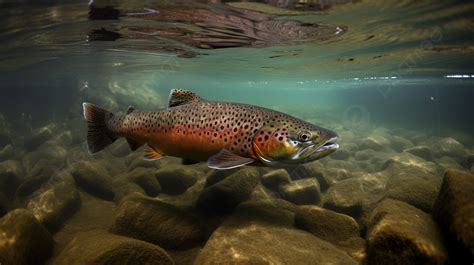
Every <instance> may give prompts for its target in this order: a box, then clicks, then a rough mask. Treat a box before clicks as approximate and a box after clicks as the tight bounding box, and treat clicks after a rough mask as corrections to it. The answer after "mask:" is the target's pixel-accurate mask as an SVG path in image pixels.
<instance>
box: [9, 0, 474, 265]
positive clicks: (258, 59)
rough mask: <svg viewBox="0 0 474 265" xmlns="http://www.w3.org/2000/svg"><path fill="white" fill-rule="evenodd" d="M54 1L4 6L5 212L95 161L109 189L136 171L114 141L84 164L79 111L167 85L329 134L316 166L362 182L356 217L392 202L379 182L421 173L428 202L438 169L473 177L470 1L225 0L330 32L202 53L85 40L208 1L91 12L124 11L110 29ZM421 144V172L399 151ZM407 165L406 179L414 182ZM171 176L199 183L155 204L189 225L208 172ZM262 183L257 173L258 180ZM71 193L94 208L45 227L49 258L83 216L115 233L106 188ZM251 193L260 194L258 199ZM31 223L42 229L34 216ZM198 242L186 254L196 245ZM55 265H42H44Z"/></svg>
mask: <svg viewBox="0 0 474 265" xmlns="http://www.w3.org/2000/svg"><path fill="white" fill-rule="evenodd" d="M66 2H67V3H41V4H38V3H27V2H23V3H21V4H16V3H10V2H8V1H6V2H5V1H0V17H1V18H0V21H1V22H2V23H0V43H1V47H2V49H1V51H0V91H1V96H0V165H1V163H3V166H0V169H2V170H3V171H2V172H7V171H8V170H10V171H11V170H12V169H11V165H12V164H8V163H11V161H14V162H13V163H17V164H18V163H19V165H20V166H19V168H21V169H18V170H19V171H15V170H13V171H14V172H15V173H14V174H13V175H15V176H14V177H11V174H10V173H8V174H10V175H8V181H6V179H7V178H6V177H5V178H4V180H3V182H2V183H0V184H1V185H0V188H2V190H0V194H1V195H2V196H0V199H1V201H0V214H2V215H3V214H6V213H7V212H8V211H10V210H12V209H15V208H24V207H26V208H28V202H29V200H32V198H34V197H35V196H41V194H42V192H43V191H45V190H47V189H48V188H49V187H54V185H55V184H54V183H55V181H56V182H57V179H58V177H56V176H55V177H53V178H51V179H54V180H55V181H52V180H51V179H50V177H51V176H52V175H54V174H58V173H61V174H67V172H70V173H71V172H72V173H73V175H74V172H76V171H77V170H78V169H77V167H78V166H79V164H77V163H79V162H84V161H86V162H90V163H96V164H97V165H99V167H101V168H105V169H106V170H107V171H106V173H104V174H106V175H107V174H109V177H110V178H111V179H112V180H113V179H119V177H117V178H116V176H117V175H120V174H125V175H126V174H127V172H130V170H131V169H132V168H133V167H135V165H136V164H139V163H140V162H138V161H140V160H141V156H142V155H143V150H141V149H140V150H138V151H136V152H134V153H132V152H130V151H129V150H128V147H127V146H126V144H125V142H124V141H120V142H119V143H114V144H113V145H112V146H111V147H109V148H107V149H106V150H104V151H103V152H102V153H100V154H98V155H96V156H90V155H89V154H88V153H87V150H86V148H85V137H86V131H87V128H86V124H85V122H84V120H83V116H82V107H81V106H82V105H81V104H82V102H91V103H94V104H97V105H100V106H103V107H104V108H106V109H108V110H110V111H113V112H122V113H123V112H125V111H126V110H127V108H128V106H130V105H131V106H134V107H135V108H136V109H139V110H145V109H155V108H165V107H166V104H167V99H168V94H169V91H170V89H172V88H177V87H179V88H185V89H188V90H192V91H193V92H195V93H197V94H198V95H200V96H201V97H203V98H204V99H209V100H216V101H230V102H240V103H247V104H253V105H258V106H263V107H267V108H271V109H275V110H278V111H282V112H285V113H289V114H291V115H293V116H296V117H299V118H301V119H304V120H306V121H309V122H312V123H315V124H317V125H319V126H322V127H325V128H329V129H331V130H334V131H336V132H337V133H338V134H339V136H340V140H339V143H340V150H339V151H337V152H339V153H340V155H339V156H337V152H336V153H335V154H334V157H332V156H329V157H326V158H323V159H321V160H320V164H318V166H321V167H322V168H323V169H322V170H323V171H324V175H325V176H328V179H330V180H329V181H328V183H329V184H328V185H329V187H330V186H331V185H334V184H336V183H338V182H340V181H342V180H346V179H352V180H354V179H360V180H363V181H367V183H369V184H367V183H366V184H367V185H368V186H370V188H368V190H364V191H363V192H362V193H361V194H362V195H361V196H366V197H364V199H363V200H364V206H363V209H364V210H363V211H366V209H368V208H369V206H371V205H373V204H375V203H376V202H377V201H378V200H379V199H380V198H383V197H384V196H386V195H385V194H390V185H389V184H387V183H390V181H389V180H390V179H391V178H394V177H393V176H398V175H400V174H402V172H411V173H410V174H412V173H413V172H418V173H413V174H415V175H416V174H422V173H420V172H424V173H426V172H429V174H428V175H429V176H428V177H426V179H427V180H428V181H427V183H432V184H433V185H434V187H435V188H433V190H431V191H430V192H431V193H432V194H437V191H438V190H439V187H440V184H441V180H442V176H443V175H444V172H445V171H446V170H448V169H449V168H456V169H460V170H463V171H466V172H471V173H474V165H473V164H472V161H473V160H472V156H473V155H474V118H473V115H472V113H474V111H473V107H472V102H473V100H474V63H473V60H472V58H474V46H473V42H472V35H473V33H474V32H473V31H474V30H473V29H474V21H473V16H472V13H473V11H474V4H473V3H471V2H469V1H408V0H407V1H394V0H393V1H392V0H386V1H375V0H363V1H354V2H349V3H336V4H335V5H334V6H332V7H331V8H329V9H326V10H310V11H304V10H301V9H297V10H296V11H295V10H294V9H284V8H276V7H274V6H269V5H265V4H263V3H249V2H237V3H232V4H229V5H232V6H233V8H244V9H245V8H248V9H251V10H256V11H265V12H270V13H272V14H280V15H278V16H277V17H276V18H275V19H276V20H279V21H284V20H297V21H301V22H304V23H320V24H321V25H328V27H330V28H331V27H332V28H333V29H334V30H333V33H331V34H329V37H327V38H326V39H317V40H313V41H307V40H306V41H304V40H301V41H297V42H296V43H291V44H287V45H282V44H279V45H268V46H267V47H258V48H257V47H234V48H222V49H201V48H198V47H196V46H192V45H188V44H185V43H180V42H179V41H176V40H175V39H171V38H167V37H166V36H160V35H157V36H154V37H152V38H147V39H133V38H125V37H123V38H119V39H117V40H115V41H90V40H89V38H90V32H91V31H92V30H94V29H100V28H105V29H108V30H112V31H114V30H115V31H117V32H121V33H122V34H123V32H127V30H131V29H134V28H138V30H137V31H140V27H145V26H146V27H159V26H163V25H170V23H165V22H157V21H150V20H148V21H147V20H143V19H141V17H140V16H135V17H133V16H127V15H124V14H127V13H131V12H141V11H142V10H143V8H156V9H157V10H158V11H160V10H162V11H163V9H160V8H165V7H168V4H169V5H171V6H194V7H205V8H209V9H210V10H220V9H219V8H217V7H216V5H215V4H209V3H207V4H206V3H204V2H206V1H200V3H195V2H190V1H184V2H179V3H178V2H176V3H174V2H170V3H171V4H170V3H167V4H165V2H166V1H155V2H154V1H146V2H144V3H141V2H140V3H125V2H121V3H118V2H114V1H104V2H102V3H101V2H100V1H96V2H95V4H96V5H99V6H100V5H113V6H114V7H115V8H117V9H118V10H121V14H122V15H123V16H121V17H120V18H119V19H118V20H89V19H88V17H87V14H88V10H89V9H88V8H89V7H88V5H87V3H86V1H66ZM225 2H227V1H225ZM216 12H219V11H216ZM288 13H291V14H290V15H289V14H288ZM171 24H172V23H171ZM178 24H179V23H178ZM88 36H89V37H88ZM153 45H156V46H160V45H161V46H162V45H171V46H173V47H178V48H182V49H185V50H187V51H189V52H192V53H194V54H195V55H196V56H195V57H194V58H183V57H180V56H177V54H175V53H173V52H169V51H164V50H162V49H159V48H157V49H151V48H150V47H153ZM131 46H133V47H131ZM374 142H375V144H374ZM371 144H372V146H371ZM373 145H375V147H374V146H373ZM420 146H423V147H427V148H428V149H429V150H430V152H431V153H432V157H431V158H430V159H428V158H426V157H424V158H422V157H419V156H412V155H411V153H410V155H408V151H407V149H411V148H416V147H420ZM407 156H409V157H407ZM8 161H10V162H8ZM387 161H397V162H399V163H401V165H402V166H401V168H397V170H398V171H397V172H396V173H393V172H392V171H391V172H388V171H387V167H389V168H390V166H387V165H389V164H390V163H389V162H387ZM7 162H8V163H7ZM318 163H319V162H318ZM179 164H180V163H179V161H178V160H177V159H174V158H164V159H162V160H160V161H157V162H156V163H155V164H153V165H152V166H149V164H147V166H146V167H147V168H148V167H149V168H153V169H154V170H158V169H163V168H166V167H168V166H170V165H171V166H176V167H179ZM132 165H133V166H132ZM414 165H415V166H417V167H418V168H417V169H413V166H414ZM404 166H405V167H404ZM183 167H189V168H191V169H192V170H195V172H198V173H197V174H198V175H199V177H198V180H197V183H198V184H196V185H195V186H193V187H192V188H190V190H191V192H189V191H188V192H185V193H183V194H184V195H183V194H181V195H173V194H171V195H169V194H166V192H164V193H160V194H159V195H158V196H157V198H158V199H160V200H163V201H166V202H169V203H171V204H175V205H179V206H180V207H181V206H183V205H185V206H184V207H182V208H184V209H185V211H188V212H193V213H194V212H195V209H194V208H193V203H194V202H195V200H196V198H195V196H194V195H196V194H199V193H200V191H201V189H202V188H203V186H204V183H205V182H206V178H205V177H206V176H208V175H209V174H212V172H211V171H209V170H208V169H207V168H206V165H205V163H201V164H197V165H190V166H183ZM43 168H45V170H42V169H43ZM46 168H47V169H46ZM259 170H260V171H259V172H260V173H259V174H260V175H259V176H261V175H263V174H264V173H266V172H268V171H269V170H270V169H259ZM413 170H415V171H413ZM416 170H419V171H416ZM10 171H9V172H10ZM64 172H66V173H64ZM210 172H211V173H210ZM288 172H289V173H290V175H291V176H292V178H293V180H297V179H300V178H306V177H307V176H302V175H301V174H299V173H298V169H294V168H293V169H288ZM424 173H423V174H424ZM2 174H4V175H2V176H7V175H5V174H6V173H2ZM130 174H131V173H130ZM387 174H388V175H387ZM407 174H408V173H407ZM42 175H48V176H46V177H45V178H44V179H46V181H45V182H44V184H41V185H39V186H38V187H37V189H35V190H33V191H31V193H29V195H28V196H26V197H22V198H19V197H18V196H17V195H15V192H12V190H13V191H15V190H16V189H17V188H18V187H19V186H21V184H22V183H24V182H25V181H26V180H28V179H30V178H34V177H38V176H42ZM402 175H403V174H402ZM120 176H122V175H120ZM59 179H61V178H60V177H59ZM10 180H11V181H10ZM112 180H111V181H112ZM319 181H320V180H319ZM76 182H78V181H77V179H76ZM112 182H113V181H112ZM114 183H115V182H114ZM364 183H365V182H364ZM374 183H375V184H374ZM81 185H82V184H77V186H78V188H77V190H78V191H79V192H80V194H81V197H82V200H83V204H85V205H89V206H90V207H91V208H90V209H96V208H97V210H94V211H92V210H91V211H90V212H85V210H84V206H81V207H79V209H80V210H75V211H72V213H71V214H68V215H67V216H68V218H71V219H68V218H65V219H64V220H65V221H61V222H60V225H59V227H63V226H64V224H66V226H65V227H66V228H65V229H63V230H61V229H56V228H55V229H51V231H52V232H51V233H53V234H54V235H55V239H56V240H57V241H58V243H57V247H56V249H55V253H54V257H56V256H57V255H59V253H60V250H62V249H63V248H64V246H65V245H66V244H67V243H68V242H70V239H71V238H72V237H74V234H75V233H76V232H77V233H79V232H81V231H82V230H87V229H92V228H94V229H95V228H96V227H94V225H93V224H91V222H88V221H87V220H86V219H87V218H92V219H93V218H96V219H94V220H96V221H95V222H97V224H98V225H97V227H99V228H100V229H104V230H106V228H108V226H110V223H111V222H113V217H110V218H106V217H99V216H100V214H98V213H99V212H107V213H108V214H110V215H113V213H114V211H115V209H116V207H117V206H116V205H115V204H113V203H111V202H108V201H114V200H115V202H116V203H118V202H117V196H118V195H117V194H119V191H118V189H115V188H113V189H112V191H110V192H111V193H112V194H115V199H114V196H111V197H110V196H105V198H106V200H105V201H104V200H102V199H103V198H104V197H103V196H100V194H99V196H98V195H97V193H94V192H92V195H93V196H90V195H89V193H90V191H89V190H88V189H87V187H86V188H85V187H84V186H83V185H82V186H81ZM199 185H200V186H199ZM258 185H259V186H258V187H260V188H258V189H256V190H260V191H261V190H264V191H265V192H263V194H265V196H268V198H270V199H275V198H284V195H282V193H281V191H280V193H279V192H278V191H277V192H275V191H270V190H266V188H264V187H263V186H262V184H258ZM364 185H365V184H364ZM387 185H388V186H387ZM427 185H428V184H427ZM86 186H87V185H86ZM145 186H146V185H145ZM196 187H197V188H196ZM361 187H362V184H361ZM142 188H143V187H142ZM120 192H122V190H121V191H120ZM414 192H415V194H416V193H417V191H414ZM420 192H421V191H420ZM99 193H100V192H99ZM321 193H322V198H323V199H322V200H321V201H320V202H318V203H315V204H317V205H319V206H325V205H326V204H325V203H326V202H327V200H328V199H327V198H326V197H329V195H328V194H329V192H327V191H326V190H321ZM38 194H39V195H38ZM186 194H188V195H186ZM189 194H191V195H189ZM192 194H194V195H192ZM268 194H270V195H268ZM374 194H375V195H374ZM193 196H194V197H193ZM196 196H197V195H196ZM252 196H253V197H252V199H255V198H261V197H262V196H263V197H265V196H264V195H262V194H260V193H258V192H255V191H254V193H253V195H252ZM259 196H260V197H259ZM387 196H388V195H387ZM420 196H421V195H420ZM433 196H434V197H436V195H433ZM150 197H156V196H150ZM97 198H99V199H97ZM265 198H267V197H265ZM268 198H267V199H268ZM374 198H375V199H374ZM397 198H398V199H400V200H402V201H403V200H404V199H403V198H400V197H397ZM405 201H408V202H409V203H410V201H409V200H408V199H407V200H405ZM188 202H189V203H188ZM415 204H416V203H415ZM91 205H92V206H91ZM415 206H417V207H418V205H415ZM94 207H95V208H94ZM34 209H37V208H34ZM422 210H424V211H428V212H429V210H427V209H422ZM337 211H340V210H337ZM340 212H341V211H340ZM342 213H345V214H349V215H352V216H353V217H354V218H355V219H356V220H357V221H359V223H360V224H361V226H362V222H361V221H360V220H361V219H360V217H361V215H360V213H358V214H353V213H348V212H344V211H342ZM35 214H36V216H37V217H38V216H39V217H38V218H39V219H40V220H42V219H41V218H42V217H41V216H42V214H43V213H38V212H35ZM198 215H200V216H201V215H202V213H198ZM71 216H72V217H71ZM91 216H95V217H91ZM204 216H206V217H202V216H201V218H210V219H209V220H211V221H209V223H212V225H210V226H211V227H212V228H209V230H210V231H213V229H215V228H216V227H214V226H215V223H219V222H220V221H222V220H223V219H225V217H218V218H215V216H214V215H211V216H212V217H208V216H207V215H204ZM213 218H215V219H213ZM67 220H70V221H69V222H70V223H68V221H67ZM68 224H70V225H69V230H68V229H67V227H68ZM71 227H73V228H72V229H71ZM58 231H59V232H58ZM363 233H364V232H361V234H362V237H363V236H364V234H363ZM0 240H1V239H0ZM0 242H1V241H0ZM205 243H206V241H205V240H204V241H203V242H201V243H200V244H198V246H199V248H201V247H203V246H204V245H205ZM164 248H165V249H167V248H166V246H165V247H164ZM171 253H174V252H171ZM180 253H181V252H179V251H178V252H176V253H174V254H173V255H172V256H173V258H175V259H176V261H177V263H178V264H190V263H192V261H193V257H195V255H194V254H189V253H188V254H189V255H188V254H186V252H183V253H184V254H183V253H181V254H180ZM193 255H194V256H193ZM262 255H266V254H262ZM182 256H186V257H188V256H189V257H190V258H189V257H188V260H187V261H183V259H182ZM270 256H271V255H270ZM352 257H354V256H352ZM51 260H52V259H49V261H48V262H50V263H51V264H56V263H52V261H51ZM53 260H54V259H53ZM276 260H278V258H276ZM201 261H202V260H201ZM62 263H64V264H67V261H64V260H63V261H62ZM62 263H61V262H59V261H58V263H57V264H62ZM0 264H3V263H1V261H0ZM19 264H20V263H19Z"/></svg>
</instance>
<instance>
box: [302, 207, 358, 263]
mask: <svg viewBox="0 0 474 265" xmlns="http://www.w3.org/2000/svg"><path fill="white" fill-rule="evenodd" d="M295 225H296V227H298V228H300V229H304V230H306V231H308V232H310V233H312V234H313V235H315V236H317V237H318V238H320V239H322V240H325V241H328V242H330V243H332V244H334V245H335V246H338V247H340V248H341V249H343V250H344V251H346V252H347V254H349V255H350V256H351V257H353V258H354V259H356V260H357V261H359V262H361V261H362V260H363V259H364V257H365V240H364V239H362V238H361V237H360V228H359V224H358V223H357V222H356V220H354V218H352V217H350V216H348V215H344V214H340V213H336V212H333V211H330V210H326V209H323V208H320V207H318V206H312V205H311V206H310V205H305V206H299V207H298V210H297V211H296V214H295Z"/></svg>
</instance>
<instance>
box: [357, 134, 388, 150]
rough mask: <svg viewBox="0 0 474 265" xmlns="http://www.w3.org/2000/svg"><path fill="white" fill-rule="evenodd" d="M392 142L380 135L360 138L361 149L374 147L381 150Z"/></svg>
mask: <svg viewBox="0 0 474 265" xmlns="http://www.w3.org/2000/svg"><path fill="white" fill-rule="evenodd" d="M389 144H390V142H389V141H388V140H387V139H386V138H384V137H382V136H379V135H372V136H369V137H366V138H363V139H361V140H360V143H359V147H360V148H361V149H372V150H375V151H381V150H383V149H385V148H386V147H387V146H389Z"/></svg>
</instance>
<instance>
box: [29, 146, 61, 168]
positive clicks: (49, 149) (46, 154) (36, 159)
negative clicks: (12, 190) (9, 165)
mask: <svg viewBox="0 0 474 265" xmlns="http://www.w3.org/2000/svg"><path fill="white" fill-rule="evenodd" d="M66 155H67V152H66V149H64V148H63V147H61V146H59V145H47V146H44V147H43V146H42V147H41V148H39V149H38V150H36V151H33V152H29V153H27V154H26V155H25V156H24V157H23V159H22V162H23V166H24V167H25V169H26V170H27V171H29V170H31V169H32V168H33V167H34V166H35V165H36V164H38V163H41V161H45V162H46V163H49V164H55V165H57V167H61V166H62V164H63V163H64V160H65V158H66Z"/></svg>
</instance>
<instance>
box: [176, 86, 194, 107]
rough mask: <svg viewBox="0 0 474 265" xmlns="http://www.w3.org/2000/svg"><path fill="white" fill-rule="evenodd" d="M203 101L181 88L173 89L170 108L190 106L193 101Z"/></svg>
mask: <svg viewBox="0 0 474 265" xmlns="http://www.w3.org/2000/svg"><path fill="white" fill-rule="evenodd" d="M198 100H202V98H201V97H200V96H198V95H196V93H194V92H191V91H189V90H185V89H181V88H173V89H171V91H170V96H169V99H168V107H175V106H179V105H183V104H188V103H190V102H193V101H198Z"/></svg>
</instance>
